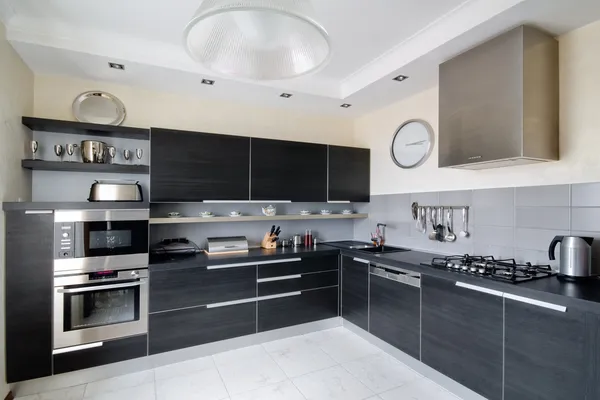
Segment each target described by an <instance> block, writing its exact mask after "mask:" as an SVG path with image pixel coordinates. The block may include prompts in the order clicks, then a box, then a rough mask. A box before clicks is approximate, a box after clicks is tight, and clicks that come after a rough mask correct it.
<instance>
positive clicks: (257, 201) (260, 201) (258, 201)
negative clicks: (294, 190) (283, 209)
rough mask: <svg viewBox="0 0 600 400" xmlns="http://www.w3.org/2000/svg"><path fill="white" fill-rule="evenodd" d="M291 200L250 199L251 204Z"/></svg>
mask: <svg viewBox="0 0 600 400" xmlns="http://www.w3.org/2000/svg"><path fill="white" fill-rule="evenodd" d="M291 202H292V201H291V200H250V204H260V203H291Z"/></svg>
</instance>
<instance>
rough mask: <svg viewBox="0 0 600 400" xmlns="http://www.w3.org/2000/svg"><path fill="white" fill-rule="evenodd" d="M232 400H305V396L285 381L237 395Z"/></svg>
mask: <svg viewBox="0 0 600 400" xmlns="http://www.w3.org/2000/svg"><path fill="white" fill-rule="evenodd" d="M231 400H304V396H302V394H301V393H300V391H299V390H298V389H297V388H296V386H294V384H293V383H292V382H290V381H285V382H281V383H276V384H275V385H269V386H265V387H264V388H260V389H257V390H252V391H250V392H245V393H241V394H238V395H235V396H233V397H232V398H231Z"/></svg>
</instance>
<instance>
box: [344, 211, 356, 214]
mask: <svg viewBox="0 0 600 400" xmlns="http://www.w3.org/2000/svg"><path fill="white" fill-rule="evenodd" d="M342 214H354V211H352V210H342Z"/></svg>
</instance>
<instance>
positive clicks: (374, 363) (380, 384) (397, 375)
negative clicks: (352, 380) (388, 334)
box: [342, 353, 421, 393]
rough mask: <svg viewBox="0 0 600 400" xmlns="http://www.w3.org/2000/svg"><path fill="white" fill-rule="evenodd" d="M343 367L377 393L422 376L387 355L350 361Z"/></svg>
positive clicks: (381, 354) (382, 354)
mask: <svg viewBox="0 0 600 400" xmlns="http://www.w3.org/2000/svg"><path fill="white" fill-rule="evenodd" d="M342 366H343V367H344V368H345V369H346V370H347V371H348V372H350V373H351V374H352V375H354V376H355V377H356V378H358V379H359V380H360V381H361V382H362V383H364V384H365V385H366V386H367V387H368V388H369V389H371V390H372V391H374V392H375V393H382V392H387V391H388V390H391V389H393V388H395V387H398V386H401V385H404V384H406V383H408V382H412V381H415V380H417V379H419V378H421V375H419V374H417V373H416V372H415V371H413V370H412V369H410V368H409V367H407V366H406V365H404V364H403V363H401V362H400V361H398V360H396V359H395V358H393V357H392V356H390V355H388V354H386V353H380V354H376V355H374V356H369V357H365V358H361V359H358V360H353V361H349V362H347V363H344V364H342Z"/></svg>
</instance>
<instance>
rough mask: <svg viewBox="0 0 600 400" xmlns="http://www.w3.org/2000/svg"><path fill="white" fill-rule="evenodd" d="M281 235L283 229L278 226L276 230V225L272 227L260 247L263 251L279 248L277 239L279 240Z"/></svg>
mask: <svg viewBox="0 0 600 400" xmlns="http://www.w3.org/2000/svg"><path fill="white" fill-rule="evenodd" d="M280 233H281V229H280V227H279V226H278V227H277V229H275V225H273V226H272V227H271V230H270V231H269V232H267V233H265V237H264V238H263V240H262V241H261V242H260V247H262V248H263V249H275V248H277V239H279V234H280Z"/></svg>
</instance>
